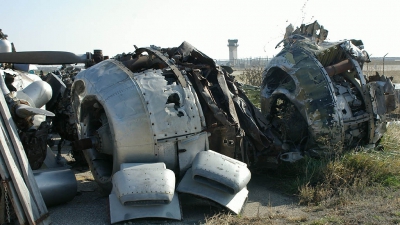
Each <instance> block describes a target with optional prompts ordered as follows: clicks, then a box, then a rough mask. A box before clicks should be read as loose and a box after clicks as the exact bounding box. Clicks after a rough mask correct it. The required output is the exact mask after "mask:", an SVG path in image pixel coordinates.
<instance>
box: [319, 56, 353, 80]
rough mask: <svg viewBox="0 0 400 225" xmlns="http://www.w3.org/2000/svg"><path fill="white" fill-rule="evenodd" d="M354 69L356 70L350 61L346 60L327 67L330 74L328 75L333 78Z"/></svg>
mask: <svg viewBox="0 0 400 225" xmlns="http://www.w3.org/2000/svg"><path fill="white" fill-rule="evenodd" d="M353 68H354V65H353V63H352V62H351V61H350V60H349V59H346V60H343V61H341V62H339V63H336V64H335V65H331V66H327V67H325V70H326V72H327V73H328V75H329V76H330V77H331V76H333V75H337V74H341V73H343V72H344V71H346V70H350V69H353Z"/></svg>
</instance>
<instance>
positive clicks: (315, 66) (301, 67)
mask: <svg viewBox="0 0 400 225" xmlns="http://www.w3.org/2000/svg"><path fill="white" fill-rule="evenodd" d="M321 35H323V36H321ZM326 35H327V31H326V30H325V29H324V28H323V26H320V25H319V24H318V22H317V21H315V22H314V23H312V24H308V25H304V24H303V25H302V26H301V27H300V28H298V29H296V30H294V31H293V29H289V28H288V29H287V33H286V34H285V38H284V40H283V41H282V42H280V44H281V43H283V45H284V48H283V49H282V51H281V52H280V53H279V54H278V55H277V56H276V57H275V58H273V59H272V60H271V61H270V63H269V64H268V65H267V67H266V68H265V70H264V72H263V84H262V91H261V110H262V112H263V113H264V114H265V115H267V118H268V119H270V122H271V125H272V127H271V130H272V131H274V132H275V134H276V135H277V136H278V137H279V139H280V140H281V141H282V147H284V148H283V151H282V152H280V155H281V156H280V158H281V160H285V159H284V158H283V157H282V156H283V154H287V153H290V152H292V153H291V154H292V155H291V157H292V156H294V155H293V153H296V152H297V153H300V154H301V155H303V154H310V155H315V156H323V155H325V154H329V151H341V150H342V149H348V148H353V147H357V146H363V145H367V144H375V143H376V142H377V141H378V140H379V139H380V138H381V137H382V135H383V133H384V132H385V127H386V121H387V120H386V117H387V114H388V113H390V112H391V111H392V110H393V109H394V108H396V100H395V98H394V96H393V93H394V92H393V84H392V83H391V81H390V79H388V78H386V77H384V76H382V77H379V79H373V78H371V79H369V80H366V79H365V75H364V74H363V72H362V67H363V65H364V64H365V63H368V62H369V61H370V60H369V56H368V53H367V52H366V51H365V50H364V46H363V43H362V41H360V40H343V41H338V42H326V41H324V40H325V39H326ZM386 96H388V97H386ZM389 96H390V97H389ZM333 145H334V146H337V147H336V149H333V148H332V147H331V146H333ZM297 153H296V154H297Z"/></svg>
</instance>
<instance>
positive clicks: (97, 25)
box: [0, 0, 400, 59]
mask: <svg viewBox="0 0 400 225" xmlns="http://www.w3.org/2000/svg"><path fill="white" fill-rule="evenodd" d="M0 3H1V7H0V15H1V20H0V21H1V23H0V24H1V25H0V28H1V29H3V32H4V33H5V34H8V36H9V37H8V39H9V40H10V41H11V42H14V44H15V46H16V50H17V51H36V50H51V51H53V50H54V51H56V50H59V51H70V52H74V53H77V54H81V53H82V54H83V53H85V52H93V50H94V49H102V50H103V54H104V55H109V56H114V55H116V54H118V53H122V52H132V51H134V47H133V45H137V46H138V47H145V46H150V45H157V46H161V47H175V46H179V45H180V44H181V43H182V42H183V41H188V42H189V43H191V44H192V45H194V46H195V47H196V48H197V49H199V50H201V51H202V52H204V53H206V54H207V55H208V56H210V57H212V58H215V59H227V58H229V52H228V47H227V44H228V39H238V40H239V41H238V44H239V47H238V57H239V58H245V57H253V58H254V57H266V56H269V57H271V56H273V55H275V54H276V53H277V52H279V49H278V50H276V49H275V45H276V44H277V43H278V42H279V41H280V40H281V39H282V38H283V35H284V32H285V28H286V26H287V25H289V24H290V23H292V24H293V25H294V26H295V27H296V26H300V24H301V23H302V22H303V23H310V22H313V21H315V20H318V22H319V23H320V24H321V25H323V26H324V27H325V28H326V29H327V30H329V35H328V40H330V41H337V40H341V39H361V40H363V42H364V45H365V49H366V50H367V51H368V52H369V54H370V55H371V54H372V57H382V56H383V55H385V54H386V53H389V54H388V55H387V57H390V56H392V57H393V56H400V40H399V39H400V32H399V29H400V26H399V21H400V1H398V0H380V1H377V0H371V1H356V0H334V1H325V0H273V1H271V0H240V1H238V0H201V1H190V0H185V1H184V0H141V1H138V0H118V1H109V0H68V1H63V0H54V1H50V0H48V1H46V0H35V1H30V0H29V1H28V0H25V1H22V0H12V1H10V0H2V1H0Z"/></svg>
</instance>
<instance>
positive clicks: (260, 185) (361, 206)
mask: <svg viewBox="0 0 400 225" xmlns="http://www.w3.org/2000/svg"><path fill="white" fill-rule="evenodd" d="M53 149H54V153H56V150H55V149H56V147H53ZM68 152H69V146H65V147H64V148H63V156H64V157H65V158H66V159H67V161H73V159H72V158H71V157H70V156H69V155H68ZM72 169H73V171H74V172H75V176H76V179H77V182H78V192H77V195H76V197H75V198H74V199H73V200H72V201H70V202H68V203H65V204H62V205H58V206H53V207H50V208H49V213H50V216H51V220H52V221H53V224H56V225H64V224H110V219H109V215H110V213H109V206H108V197H107V196H103V195H102V193H101V192H100V189H99V187H98V186H97V184H96V182H95V181H94V179H93V176H92V174H91V172H90V171H89V170H88V168H87V167H79V166H77V167H73V168H72ZM272 173H273V172H272ZM288 179H289V178H276V176H271V174H268V173H267V174H266V173H257V172H253V173H252V179H251V181H250V183H249V184H248V190H249V196H248V202H247V204H246V205H245V207H244V209H243V212H242V214H241V215H238V216H236V215H230V214H229V212H227V211H226V210H224V209H223V208H222V207H220V206H218V205H216V204H214V203H212V202H209V201H207V200H204V199H199V198H196V197H193V196H191V195H186V194H181V195H179V198H180V204H181V210H182V215H183V220H182V221H173V220H159V219H153V220H148V219H147V220H146V219H140V220H131V221H126V222H122V223H120V224H176V225H178V224H210V225H211V224H218V225H220V224H221V223H222V224H400V191H392V190H388V191H387V193H386V194H382V192H380V194H375V193H373V192H371V193H360V195H354V196H352V197H347V198H346V199H331V200H328V201H327V202H326V203H324V204H321V205H313V206H304V205H299V204H298V202H299V201H298V199H297V197H296V196H294V195H288V194H286V191H285V190H284V189H283V188H282V186H283V185H282V184H283V183H284V182H289V181H290V180H288ZM383 193H385V192H383ZM337 201H343V204H338V202H337ZM338 205H341V206H340V207H338ZM332 206H334V207H332Z"/></svg>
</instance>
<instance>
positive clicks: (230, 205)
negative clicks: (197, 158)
mask: <svg viewBox="0 0 400 225" xmlns="http://www.w3.org/2000/svg"><path fill="white" fill-rule="evenodd" d="M192 176H193V175H192V169H191V168H190V169H189V170H188V171H187V172H186V174H185V176H184V177H183V178H182V180H181V182H180V183H179V185H178V188H177V189H176V190H177V191H178V192H182V193H188V194H193V195H196V196H200V197H203V198H207V199H210V200H212V201H214V202H216V203H218V204H220V205H222V206H225V207H226V208H227V209H229V210H230V211H232V212H233V213H235V214H239V213H240V212H241V210H242V209H243V206H244V204H245V203H246V202H247V196H248V193H249V191H248V190H247V188H246V187H245V188H243V189H242V190H241V191H239V192H238V193H236V194H233V195H232V194H229V193H227V192H224V191H221V190H218V189H215V188H212V187H210V186H208V185H205V184H202V183H200V182H196V181H195V180H193V179H192Z"/></svg>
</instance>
